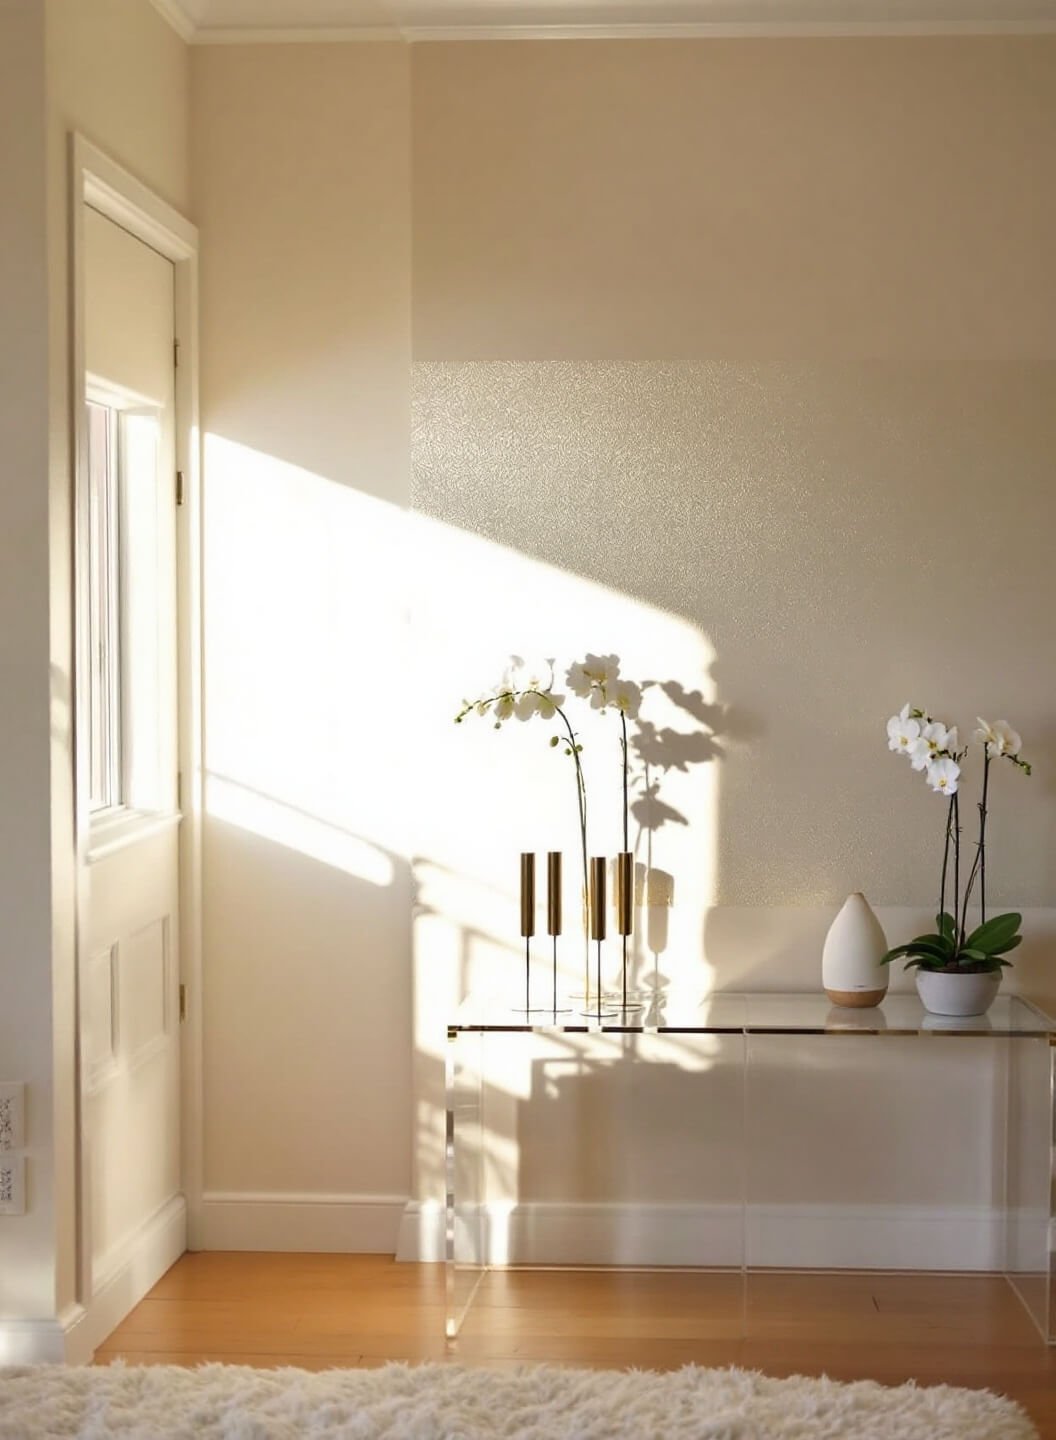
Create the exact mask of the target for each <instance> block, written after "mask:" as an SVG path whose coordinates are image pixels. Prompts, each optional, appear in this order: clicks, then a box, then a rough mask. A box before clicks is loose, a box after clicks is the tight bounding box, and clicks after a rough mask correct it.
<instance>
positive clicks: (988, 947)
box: [964, 910, 1023, 955]
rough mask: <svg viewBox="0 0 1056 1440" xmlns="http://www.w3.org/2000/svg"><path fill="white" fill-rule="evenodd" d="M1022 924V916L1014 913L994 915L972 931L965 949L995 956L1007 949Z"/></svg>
mask: <svg viewBox="0 0 1056 1440" xmlns="http://www.w3.org/2000/svg"><path fill="white" fill-rule="evenodd" d="M1022 923H1023V916H1022V915H1020V914H1018V913H1017V912H1016V911H1014V910H1013V911H1010V912H1009V913H1008V914H1007V915H995V916H994V917H993V918H992V919H990V920H987V921H985V922H984V923H983V924H982V925H980V926H979V927H978V929H976V930H973V931H972V933H971V934H970V935H969V936H968V938H967V940H966V941H965V942H964V943H965V948H966V949H971V950H982V951H983V952H984V953H985V954H987V955H996V954H999V953H1000V952H1001V951H1003V950H1005V949H1007V948H1008V944H1009V942H1010V941H1011V940H1013V939H1014V938H1015V936H1016V934H1017V933H1018V931H1019V927H1020V925H1021V924H1022Z"/></svg>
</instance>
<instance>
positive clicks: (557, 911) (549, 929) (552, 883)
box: [546, 850, 561, 939]
mask: <svg viewBox="0 0 1056 1440" xmlns="http://www.w3.org/2000/svg"><path fill="white" fill-rule="evenodd" d="M546 933H547V934H548V935H553V936H554V938H555V939H556V938H557V936H558V935H560V934H561V851H560V850H548V851H547V855H546Z"/></svg>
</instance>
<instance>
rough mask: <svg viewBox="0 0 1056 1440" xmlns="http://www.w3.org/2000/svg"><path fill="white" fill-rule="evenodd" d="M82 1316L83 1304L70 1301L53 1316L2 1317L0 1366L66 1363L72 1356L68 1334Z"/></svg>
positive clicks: (0, 1323)
mask: <svg viewBox="0 0 1056 1440" xmlns="http://www.w3.org/2000/svg"><path fill="white" fill-rule="evenodd" d="M83 1318H84V1308H83V1306H81V1305H68V1306H67V1307H66V1309H65V1310H63V1312H62V1313H61V1315H59V1316H57V1317H56V1318H55V1319H53V1320H0V1369H2V1368H3V1367H4V1366H6V1365H62V1364H65V1363H66V1361H67V1360H68V1359H69V1358H70V1344H69V1340H68V1337H69V1336H70V1335H71V1334H72V1333H73V1332H74V1331H75V1330H76V1327H77V1326H78V1325H79V1324H80V1322H81V1321H82V1320H83Z"/></svg>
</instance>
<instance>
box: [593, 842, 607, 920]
mask: <svg viewBox="0 0 1056 1440" xmlns="http://www.w3.org/2000/svg"><path fill="white" fill-rule="evenodd" d="M605 933H606V932H605V856H604V855H595V856H593V857H592V859H591V862H590V938H591V939H592V940H604V939H605Z"/></svg>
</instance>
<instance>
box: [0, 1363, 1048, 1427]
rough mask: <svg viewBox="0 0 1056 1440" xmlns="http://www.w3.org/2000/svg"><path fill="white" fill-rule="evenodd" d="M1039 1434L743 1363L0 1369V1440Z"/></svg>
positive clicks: (930, 1403)
mask: <svg viewBox="0 0 1056 1440" xmlns="http://www.w3.org/2000/svg"><path fill="white" fill-rule="evenodd" d="M110 1436H115V1437H136V1440H147V1437H149V1440H191V1437H194V1440H211V1437H217V1440H219V1437H222V1440H302V1437H316V1436H327V1437H341V1440H808V1437H809V1440H1037V1432H1036V1431H1035V1429H1034V1427H1033V1425H1032V1424H1031V1423H1030V1421H1029V1420H1028V1419H1027V1417H1026V1415H1025V1414H1024V1413H1023V1411H1022V1410H1021V1409H1020V1408H1019V1406H1018V1405H1015V1404H1013V1403H1012V1401H1010V1400H1005V1399H1002V1398H1001V1397H1000V1396H997V1395H994V1394H992V1393H991V1392H990V1391H987V1390H957V1389H953V1388H951V1387H950V1386H946V1385H941V1386H936V1387H934V1388H928V1389H918V1388H917V1387H916V1386H914V1385H901V1386H899V1387H897V1388H892V1389H888V1388H885V1387H884V1386H881V1385H878V1384H876V1383H875V1382H873V1381H871V1380H862V1381H858V1382H856V1383H855V1384H852V1385H841V1384H837V1383H836V1382H835V1381H831V1380H810V1379H804V1378H803V1377H801V1376H796V1377H795V1378H793V1379H791V1380H772V1379H769V1378H767V1377H766V1376H764V1375H757V1374H753V1373H751V1372H749V1371H747V1370H733V1369H731V1370H702V1369H698V1368H697V1367H696V1366H687V1367H686V1368H685V1369H684V1370H678V1371H673V1372H671V1373H668V1374H657V1373H654V1372H652V1371H641V1370H630V1371H606V1370H600V1371H599V1370H563V1369H559V1368H557V1367H554V1366H546V1365H538V1366H531V1367H525V1368H524V1369H519V1370H486V1369H467V1368H462V1367H456V1366H448V1365H420V1366H412V1365H386V1366H384V1367H382V1368H381V1369H377V1370H323V1371H319V1372H311V1371H307V1370H251V1369H247V1368H244V1367H242V1366H233V1365H204V1366H202V1367H201V1368H200V1369H197V1370H184V1369H178V1368H177V1367H175V1366H142V1367H125V1366H122V1365H113V1366H107V1367H102V1366H101V1367H98V1368H95V1369H91V1368H86V1367H85V1368H65V1367H63V1366H52V1365H48V1366H39V1367H36V1368H33V1369H19V1370H7V1371H0V1437H2V1440H74V1437H77V1440H109V1437H110Z"/></svg>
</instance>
